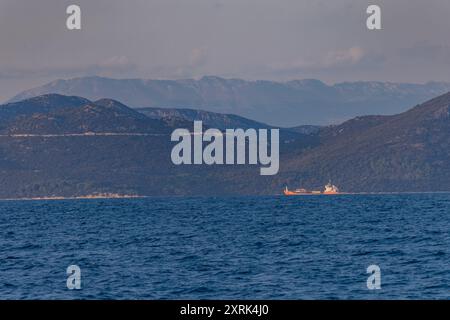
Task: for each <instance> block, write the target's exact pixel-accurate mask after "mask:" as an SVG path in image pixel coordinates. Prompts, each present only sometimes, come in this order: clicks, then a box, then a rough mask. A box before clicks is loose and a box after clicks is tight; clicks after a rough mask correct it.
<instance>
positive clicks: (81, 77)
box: [44, 74, 450, 87]
mask: <svg viewBox="0 0 450 320" xmlns="http://www.w3.org/2000/svg"><path fill="white" fill-rule="evenodd" d="M89 78H93V79H94V78H98V79H107V80H144V81H201V80H206V79H220V80H227V81H232V80H238V81H245V82H260V81H261V82H273V83H290V82H303V81H305V82H306V81H315V82H321V83H323V84H325V85H327V86H330V87H332V86H335V85H337V84H347V83H350V84H353V83H384V84H413V85H427V84H450V81H443V80H442V81H441V80H427V81H422V82H415V81H410V82H407V81H392V80H342V81H334V82H333V81H325V80H322V79H320V78H310V77H305V78H292V79H290V80H271V79H269V78H254V77H252V78H245V77H228V76H221V75H213V74H205V75H202V76H198V77H179V78H163V77H155V78H148V77H112V76H103V75H85V76H74V77H67V78H55V79H54V80H51V81H49V82H46V83H45V84H44V85H46V84H50V83H54V82H57V81H70V80H78V79H89Z"/></svg>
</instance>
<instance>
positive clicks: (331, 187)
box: [283, 181, 340, 196]
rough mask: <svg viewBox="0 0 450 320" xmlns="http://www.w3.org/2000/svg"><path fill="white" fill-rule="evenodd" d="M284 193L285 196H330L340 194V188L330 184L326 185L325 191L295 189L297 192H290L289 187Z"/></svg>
mask: <svg viewBox="0 0 450 320" xmlns="http://www.w3.org/2000/svg"><path fill="white" fill-rule="evenodd" d="M283 193H284V195H285V196H305V195H330V194H340V192H339V188H338V187H336V186H335V185H334V184H332V183H331V181H330V182H328V184H326V185H325V187H324V190H323V191H319V190H311V191H310V190H306V189H295V190H289V189H288V187H287V186H286V188H285V189H284V190H283Z"/></svg>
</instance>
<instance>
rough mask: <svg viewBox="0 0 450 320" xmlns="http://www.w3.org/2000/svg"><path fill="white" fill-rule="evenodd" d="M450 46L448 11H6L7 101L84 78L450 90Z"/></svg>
mask: <svg viewBox="0 0 450 320" xmlns="http://www.w3.org/2000/svg"><path fill="white" fill-rule="evenodd" d="M70 4H78V5H80V7H81V10H82V30H81V31H69V30H67V29H66V18H67V15H66V13H65V11H66V7H67V6H68V5H70ZM369 4H378V5H380V6H381V8H382V27H383V30H381V31H369V30H367V29H366V23H365V21H366V18H367V14H366V8H367V6H368V5H369ZM449 34H450V1H448V0H427V1H423V0H389V1H383V0H372V1H366V0H332V1H331V0H308V1H306V0H127V1H124V0H76V1H75V0H71V1H65V0H35V1H29V0H0V100H4V99H6V98H9V97H11V96H13V95H15V94H16V93H17V92H18V91H21V90H23V89H28V88H30V87H32V86H37V85H41V84H44V83H45V82H48V81H51V80H54V79H57V78H72V77H78V76H85V75H101V76H109V77H115V78H129V77H133V78H134V77H140V78H159V79H175V78H191V77H193V78H199V77H201V76H203V75H218V76H223V77H228V78H230V77H233V78H234V77H236V78H244V79H270V80H290V79H303V78H317V79H320V80H322V81H325V82H327V83H334V82H342V81H356V80H380V81H395V82H399V81H401V82H427V81H430V80H434V81H450V72H449V70H450V68H449V67H450V37H449Z"/></svg>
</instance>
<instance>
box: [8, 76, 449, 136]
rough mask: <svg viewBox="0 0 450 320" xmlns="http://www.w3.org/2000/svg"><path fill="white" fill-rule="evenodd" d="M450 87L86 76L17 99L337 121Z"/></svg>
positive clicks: (398, 106)
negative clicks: (57, 97)
mask: <svg viewBox="0 0 450 320" xmlns="http://www.w3.org/2000/svg"><path fill="white" fill-rule="evenodd" d="M449 90H450V83H444V82H429V83H426V84H412V83H390V82H343V83H337V84H334V85H327V84H325V83H323V82H321V81H319V80H314V79H306V80H294V81H288V82H275V81H265V80H259V81H246V80H242V79H223V78H220V77H213V76H208V77H203V78H201V79H199V80H194V79H185V80H143V79H110V78H102V77H83V78H75V79H68V80H56V81H53V82H51V83H48V84H45V85H43V86H40V87H37V88H34V89H31V90H26V91H24V92H21V93H19V94H17V95H15V96H14V97H13V98H12V99H11V100H10V101H9V102H17V101H21V100H25V99H28V98H32V97H35V96H39V95H44V94H51V93H56V94H61V95H66V96H80V97H85V98H87V99H90V100H92V101H95V100H99V99H102V98H110V99H114V100H118V101H121V102H122V103H124V104H126V105H127V106H130V107H132V108H169V109H174V108H176V109H202V110H205V111H210V112H216V113H228V114H235V115H238V116H242V117H246V118H249V119H253V120H255V121H257V122H262V123H268V124H270V125H273V126H281V127H293V126H297V125H310V124H314V125H329V124H338V123H341V122H343V121H345V120H348V119H350V118H353V117H355V116H361V115H368V114H381V115H393V114H397V113H400V112H403V111H406V110H407V109H408V108H409V107H411V106H414V105H416V104H419V103H422V102H424V101H427V100H429V99H431V98H433V97H436V96H438V95H440V94H444V93H445V92H447V91H449Z"/></svg>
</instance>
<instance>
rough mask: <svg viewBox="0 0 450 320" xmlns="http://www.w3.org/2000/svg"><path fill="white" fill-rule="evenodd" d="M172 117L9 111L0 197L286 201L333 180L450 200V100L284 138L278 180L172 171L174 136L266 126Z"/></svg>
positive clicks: (45, 106)
mask: <svg viewBox="0 0 450 320" xmlns="http://www.w3.org/2000/svg"><path fill="white" fill-rule="evenodd" d="M139 111H141V112H139ZM163 111H165V110H162V111H161V110H158V109H157V110H155V109H150V110H149V109H142V110H136V109H132V108H130V107H128V106H126V105H125V104H122V103H120V102H118V101H116V100H112V99H101V100H95V101H92V100H89V99H87V98H81V97H76V96H63V95H57V94H49V95H42V96H37V97H33V98H30V99H26V100H22V101H17V102H13V103H8V104H5V105H2V106H0V183H1V185H2V188H0V198H21V197H49V196H84V195H89V194H96V193H116V194H131V195H146V196H158V195H257V194H279V193H280V192H281V191H282V189H283V188H284V186H285V185H288V186H289V187H291V188H295V187H306V188H310V189H318V188H321V187H322V186H323V185H324V184H325V183H326V182H328V180H329V179H332V180H333V182H334V183H335V184H337V185H338V186H339V187H340V188H341V190H342V191H347V192H410V191H450V161H449V160H450V139H449V137H450V93H446V94H444V95H440V96H438V97H436V98H434V99H431V100H429V101H428V102H425V103H423V104H420V105H417V106H415V107H413V108H411V109H409V110H408V111H405V112H402V113H399V114H396V115H389V116H386V115H385V116H360V117H355V118H353V119H351V120H348V121H345V122H343V123H342V124H340V125H332V126H322V127H315V126H312V127H308V126H307V127H293V128H287V129H282V130H281V138H280V143H281V147H280V171H279V173H278V174H277V175H275V176H260V175H259V166H249V165H242V166H214V165H213V166H207V165H197V166H194V165H191V166H189V165H187V166H176V165H174V164H172V162H171V159H170V153H171V149H172V147H173V145H174V142H171V141H170V133H171V132H172V130H174V129H175V128H188V129H192V121H193V120H196V119H199V118H200V119H205V120H206V121H208V119H209V120H210V122H209V123H207V124H206V126H211V127H214V125H217V126H216V127H220V126H221V125H226V126H229V127H237V126H240V125H242V126H245V125H246V124H248V125H260V126H262V127H263V126H265V125H264V124H263V123H261V122H256V123H255V122H252V121H253V120H250V119H245V118H242V117H238V116H233V115H222V116H221V115H220V114H210V113H204V112H199V113H196V111H192V110H171V111H170V112H169V113H164V112H163ZM146 114H147V115H146ZM205 123H206V122H205ZM266 126H267V127H270V126H268V125H266ZM222 128H223V127H222Z"/></svg>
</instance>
